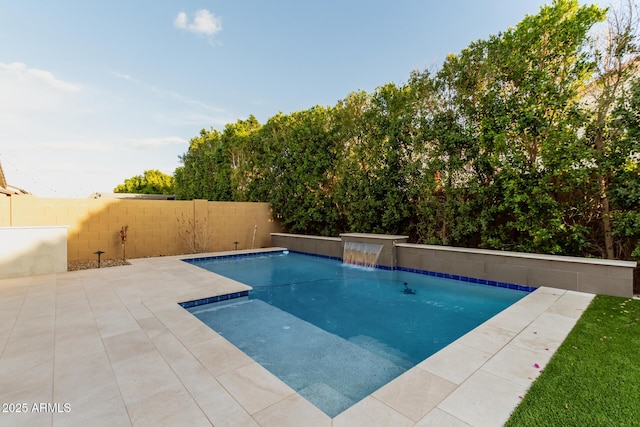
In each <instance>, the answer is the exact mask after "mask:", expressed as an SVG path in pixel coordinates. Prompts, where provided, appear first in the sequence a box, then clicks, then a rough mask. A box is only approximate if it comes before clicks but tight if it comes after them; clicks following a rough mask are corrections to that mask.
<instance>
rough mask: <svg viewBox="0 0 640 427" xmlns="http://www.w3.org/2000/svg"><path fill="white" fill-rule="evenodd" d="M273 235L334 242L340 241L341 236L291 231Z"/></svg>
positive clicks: (273, 234)
mask: <svg viewBox="0 0 640 427" xmlns="http://www.w3.org/2000/svg"><path fill="white" fill-rule="evenodd" d="M271 235H272V236H280V237H298V238H301V239H313V240H330V241H332V242H340V241H341V239H340V238H339V237H325V236H308V235H306V234H291V233H271Z"/></svg>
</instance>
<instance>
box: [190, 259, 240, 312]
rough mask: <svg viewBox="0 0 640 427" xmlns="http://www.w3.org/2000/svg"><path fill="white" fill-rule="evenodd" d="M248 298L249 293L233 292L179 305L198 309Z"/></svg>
mask: <svg viewBox="0 0 640 427" xmlns="http://www.w3.org/2000/svg"><path fill="white" fill-rule="evenodd" d="M211 258H216V257H211ZM202 259H209V258H202ZM248 296H249V291H240V292H233V293H230V294H224V295H217V296H215V297H209V298H202V299H197V300H193V301H185V302H179V303H178V304H180V306H181V307H182V308H192V307H197V306H199V305H205V304H211V303H214V302H220V301H228V300H230V299H236V298H242V297H248Z"/></svg>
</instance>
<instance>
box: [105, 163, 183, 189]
mask: <svg viewBox="0 0 640 427" xmlns="http://www.w3.org/2000/svg"><path fill="white" fill-rule="evenodd" d="M113 191H114V192H115V193H137V194H173V191H174V181H173V177H172V176H171V175H167V174H165V173H162V172H160V171H159V170H157V169H151V170H146V171H144V174H143V175H136V176H134V177H131V178H128V179H125V180H124V183H123V184H120V185H118V186H117V187H116V188H114V189H113Z"/></svg>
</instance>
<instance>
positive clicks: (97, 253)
mask: <svg viewBox="0 0 640 427" xmlns="http://www.w3.org/2000/svg"><path fill="white" fill-rule="evenodd" d="M103 253H104V252H103V251H98V252H94V254H96V255H98V268H100V255H102V254H103Z"/></svg>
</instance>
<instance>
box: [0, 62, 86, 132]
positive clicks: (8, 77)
mask: <svg viewBox="0 0 640 427" xmlns="http://www.w3.org/2000/svg"><path fill="white" fill-rule="evenodd" d="M83 92H84V90H83V85H81V84H79V83H71V82H67V81H64V80H61V79H59V78H57V77H56V76H54V75H53V74H52V73H51V72H49V71H45V70H39V69H37V68H29V67H28V66H27V65H26V64H24V63H22V62H13V63H10V64H5V63H2V62H0V93H1V94H2V97H1V98H0V122H1V121H3V118H5V119H7V118H9V117H13V118H12V120H14V119H15V120H19V117H17V115H18V112H25V111H52V112H57V111H60V110H61V109H62V106H63V105H64V106H65V107H66V108H69V107H71V105H75V102H76V101H77V100H78V95H79V94H82V93H83Z"/></svg>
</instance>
